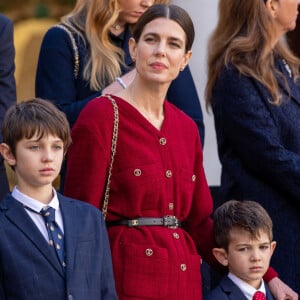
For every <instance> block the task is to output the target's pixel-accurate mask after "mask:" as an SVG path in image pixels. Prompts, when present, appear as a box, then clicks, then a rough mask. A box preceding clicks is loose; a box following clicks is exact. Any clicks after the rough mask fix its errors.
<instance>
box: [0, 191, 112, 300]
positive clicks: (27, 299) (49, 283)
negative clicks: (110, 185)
mask: <svg viewBox="0 0 300 300" xmlns="http://www.w3.org/2000/svg"><path fill="white" fill-rule="evenodd" d="M58 198H59V203H60V207H61V211H62V217H63V222H64V232H65V249H66V264H67V265H66V269H65V273H64V271H63V269H62V267H61V265H60V264H59V262H58V260H57V258H56V257H55V254H54V252H53V251H51V250H52V249H51V248H50V247H49V245H48V243H47V241H46V240H45V238H44V237H43V236H42V234H41V233H40V231H39V229H38V228H37V227H36V225H35V224H34V222H33V221H32V220H31V218H30V217H29V215H28V214H27V212H26V211H25V209H24V207H23V205H22V204H21V203H20V202H18V201H17V200H15V199H14V198H13V197H12V196H11V195H10V194H8V195H7V196H6V197H5V198H4V199H3V200H2V201H1V202H0V299H1V300H15V299H16V300H17V299H18V300H65V299H73V300H76V299H77V300H84V299H88V300H100V299H102V300H103V299H107V300H114V299H117V296H116V291H115V283H114V278H113V273H112V264H111V256H110V247H109V242H108V237H107V232H106V227H105V223H104V220H103V218H102V215H101V212H100V211H99V210H98V209H96V208H95V207H92V206H91V205H88V204H87V203H83V202H81V201H78V200H73V199H70V198H67V197H64V196H62V195H61V194H58Z"/></svg>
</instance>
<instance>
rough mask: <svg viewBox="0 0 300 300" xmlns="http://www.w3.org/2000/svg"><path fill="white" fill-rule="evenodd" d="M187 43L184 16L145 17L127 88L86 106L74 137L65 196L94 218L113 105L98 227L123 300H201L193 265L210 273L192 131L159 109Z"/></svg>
mask: <svg viewBox="0 0 300 300" xmlns="http://www.w3.org/2000/svg"><path fill="white" fill-rule="evenodd" d="M193 39H194V27H193V23H192V21H191V19H190V17H189V16H188V14H187V13H186V12H185V11H184V10H183V9H182V8H179V7H178V6H175V5H154V6H152V7H150V8H149V9H148V10H147V11H146V12H145V13H144V14H143V16H141V18H140V19H139V21H138V24H137V26H136V27H135V31H134V33H133V38H131V39H130V44H129V46H130V53H131V56H132V58H133V60H135V61H136V70H137V74H136V77H135V79H134V80H133V82H132V83H131V84H130V86H129V87H128V88H126V89H124V90H122V91H121V92H120V93H119V94H117V95H116V96H102V97H100V98H96V99H94V100H92V101H91V102H90V103H89V104H88V105H87V106H86V107H85V108H84V110H83V111H82V112H81V114H80V116H79V118H78V120H77V122H76V124H75V126H74V127H73V131H72V138H73V144H72V145H71V148H70V151H69V154H68V166H67V177H66V185H65V194H66V195H68V196H71V197H76V198H79V199H82V200H84V201H87V202H89V203H92V204H93V205H95V206H97V207H99V208H100V209H101V208H102V207H103V202H104V194H105V187H106V181H107V174H108V170H109V165H110V161H111V144H112V136H113V122H114V111H113V106H112V102H111V100H110V99H109V98H110V97H111V98H113V99H114V100H115V102H116V104H117V106H118V110H119V129H118V139H117V148H116V155H115V157H114V162H113V168H112V176H111V184H110V193H109V203H108V212H107V218H106V221H107V224H108V233H109V237H110V243H111V250H112V258H113V265H114V275H115V279H116V287H117V291H118V295H119V299H121V300H129V299H139V300H140V299H151V300H155V299H173V300H174V299H175V300H176V299H178V300H193V299H194V300H199V299H202V291H201V273H200V264H201V259H202V258H201V257H203V258H204V259H205V260H206V261H208V262H210V263H215V260H214V259H213V257H212V253H211V249H212V248H213V246H214V241H213V233H212V220H211V218H210V215H211V213H212V209H213V205H212V199H211V196H210V192H209V188H208V186H207V182H206V178H205V175H204V171H203V166H202V163H203V157H202V148H201V143H200V137H199V133H198V129H197V126H196V125H195V123H194V122H193V120H192V119H190V118H189V117H188V116H187V115H186V114H184V113H183V112H182V111H180V110H179V109H178V108H176V107H175V106H174V105H172V104H171V103H169V102H167V101H165V96H166V93H167V90H168V87H169V85H170V83H171V81H172V80H173V79H175V78H176V77H177V75H178V73H179V72H180V71H182V70H183V69H184V68H185V67H186V65H187V64H188V61H189V59H190V57H191V47H192V43H193ZM82 226H84V224H83V225H82ZM86 238H87V239H88V237H86ZM199 254H201V256H200V255H199ZM269 273H271V274H269V275H271V277H272V272H269ZM273 275H276V274H274V273H273Z"/></svg>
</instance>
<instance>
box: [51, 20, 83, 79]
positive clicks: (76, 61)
mask: <svg viewBox="0 0 300 300" xmlns="http://www.w3.org/2000/svg"><path fill="white" fill-rule="evenodd" d="M53 27H57V28H60V29H62V30H64V31H65V32H66V33H67V34H68V36H69V38H70V40H71V43H72V48H73V51H74V78H75V79H77V78H78V73H79V52H78V47H77V45H76V41H75V38H74V36H73V34H72V32H71V30H70V29H69V28H68V27H67V26H66V25H63V24H56V25H54V26H53Z"/></svg>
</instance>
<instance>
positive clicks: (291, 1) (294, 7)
mask: <svg viewBox="0 0 300 300" xmlns="http://www.w3.org/2000/svg"><path fill="white" fill-rule="evenodd" d="M269 1H270V7H271V10H272V11H273V14H272V15H273V17H274V20H275V24H276V28H277V29H278V34H279V35H280V36H282V35H283V34H285V33H286V32H288V31H291V30H294V29H295V27H296V20H297V16H298V6H299V4H300V0H269Z"/></svg>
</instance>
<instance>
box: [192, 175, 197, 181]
mask: <svg viewBox="0 0 300 300" xmlns="http://www.w3.org/2000/svg"><path fill="white" fill-rule="evenodd" d="M192 181H193V182H194V181H196V175H195V174H194V175H193V176H192Z"/></svg>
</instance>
